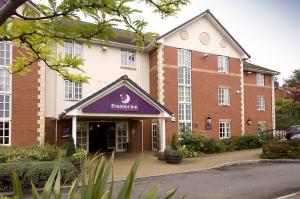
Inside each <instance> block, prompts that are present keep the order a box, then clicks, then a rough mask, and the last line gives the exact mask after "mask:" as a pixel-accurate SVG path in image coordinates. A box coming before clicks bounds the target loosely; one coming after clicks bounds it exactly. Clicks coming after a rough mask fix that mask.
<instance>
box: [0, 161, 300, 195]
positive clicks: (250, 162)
mask: <svg viewBox="0 0 300 199" xmlns="http://www.w3.org/2000/svg"><path fill="white" fill-rule="evenodd" d="M261 162H271V163H272V162H273V163H300V160H293V159H257V160H244V161H237V162H226V163H222V164H218V165H215V166H211V167H208V168H205V169H193V170H186V171H180V172H171V173H166V174H160V175H149V176H142V177H137V178H136V179H138V180H142V179H146V178H151V177H160V176H167V175H174V174H182V173H190V172H204V171H208V170H213V169H219V168H223V167H229V166H235V165H244V164H257V163H261ZM122 181H125V180H116V181H114V182H122ZM69 188H71V186H69V185H68V186H61V189H69ZM37 191H38V192H41V191H43V188H37ZM24 193H26V192H24ZM28 193H31V192H30V191H29V192H28ZM0 194H2V195H4V196H13V192H0ZM297 194H300V191H299V192H296V193H292V194H289V195H286V196H281V197H278V198H275V199H285V198H288V197H291V196H295V195H297Z"/></svg>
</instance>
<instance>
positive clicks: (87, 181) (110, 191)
mask: <svg viewBox="0 0 300 199" xmlns="http://www.w3.org/2000/svg"><path fill="white" fill-rule="evenodd" d="M113 159H114V154H112V156H111V158H110V160H109V161H108V162H107V161H106V160H105V157H101V158H100V157H99V156H98V155H97V156H94V157H92V159H90V160H86V161H85V163H84V165H83V166H82V170H81V173H80V175H79V177H78V178H77V179H75V180H74V181H73V183H72V186H71V188H70V189H69V192H68V194H67V195H66V196H65V198H66V199H76V198H82V199H93V198H103V199H111V198H116V199H129V198H131V194H132V188H133V183H134V180H135V176H136V171H137V169H138V166H139V163H140V160H141V158H139V159H137V160H136V161H135V163H134V164H133V166H132V168H131V170H130V172H129V174H128V176H127V178H126V180H125V181H124V183H123V184H122V186H121V188H120V190H119V192H118V193H116V195H114V193H115V191H114V180H113V175H112V174H113V173H112V168H113ZM95 161H98V163H97V165H96V168H95V170H94V169H89V170H88V169H87V168H88V167H90V166H91V164H94V163H95ZM60 162H61V158H59V159H58V160H57V161H56V163H55V166H54V168H53V170H52V173H51V175H50V176H49V178H48V180H47V182H46V184H45V186H44V188H43V192H42V198H43V199H50V198H55V199H61V198H62V196H61V188H60V182H61V169H60V167H59V165H60ZM110 179H111V182H110V183H109V180H110ZM12 181H13V185H14V196H15V197H16V198H20V199H22V198H23V193H22V188H21V184H22V183H21V182H20V180H19V178H18V176H17V174H16V172H13V174H12ZM79 183H82V184H84V185H86V186H80V185H79ZM31 184H32V196H33V198H34V199H38V198H39V195H38V193H37V190H36V187H35V185H34V184H33V183H31ZM158 190H159V185H157V184H156V185H153V186H152V187H151V188H150V189H149V190H148V191H147V192H146V193H144V194H143V195H142V194H141V195H140V197H139V198H145V199H149V198H158ZM176 191H177V189H174V190H171V191H170V192H169V193H167V195H166V196H165V197H164V198H165V199H170V198H172V197H173V196H174V195H175V193H176ZM52 194H53V197H51V195H52Z"/></svg>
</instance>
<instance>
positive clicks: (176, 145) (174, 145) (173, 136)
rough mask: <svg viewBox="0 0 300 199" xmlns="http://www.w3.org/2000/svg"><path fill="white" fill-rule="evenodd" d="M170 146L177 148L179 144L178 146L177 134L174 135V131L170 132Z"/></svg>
mask: <svg viewBox="0 0 300 199" xmlns="http://www.w3.org/2000/svg"><path fill="white" fill-rule="evenodd" d="M171 148H172V149H173V150H178V149H179V146H178V143H177V136H176V134H175V133H173V134H172V141H171Z"/></svg>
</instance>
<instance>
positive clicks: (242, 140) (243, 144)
mask: <svg viewBox="0 0 300 199" xmlns="http://www.w3.org/2000/svg"><path fill="white" fill-rule="evenodd" d="M179 145H180V146H181V147H184V149H185V150H186V153H187V154H194V152H196V153H199V154H201V153H221V152H226V151H235V150H244V149H255V148H260V147H262V141H261V140H260V138H259V137H258V136H257V135H244V136H236V137H231V138H228V139H222V140H217V139H212V138H206V137H204V136H203V135H196V134H194V133H192V132H185V133H182V134H181V135H180V139H179Z"/></svg>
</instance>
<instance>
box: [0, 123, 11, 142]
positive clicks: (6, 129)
mask: <svg viewBox="0 0 300 199" xmlns="http://www.w3.org/2000/svg"><path fill="white" fill-rule="evenodd" d="M0 145H10V122H9V121H0Z"/></svg>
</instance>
